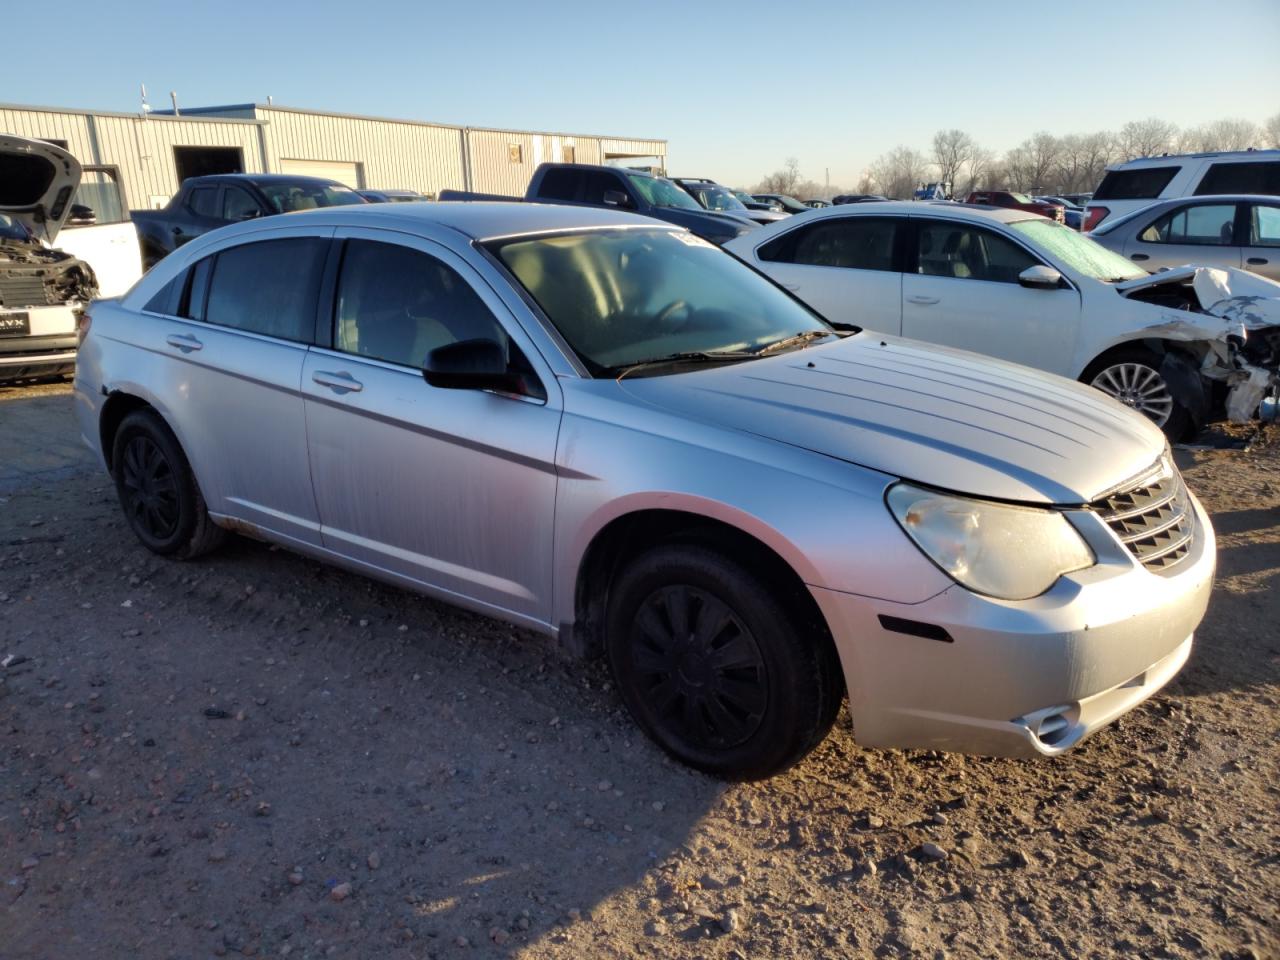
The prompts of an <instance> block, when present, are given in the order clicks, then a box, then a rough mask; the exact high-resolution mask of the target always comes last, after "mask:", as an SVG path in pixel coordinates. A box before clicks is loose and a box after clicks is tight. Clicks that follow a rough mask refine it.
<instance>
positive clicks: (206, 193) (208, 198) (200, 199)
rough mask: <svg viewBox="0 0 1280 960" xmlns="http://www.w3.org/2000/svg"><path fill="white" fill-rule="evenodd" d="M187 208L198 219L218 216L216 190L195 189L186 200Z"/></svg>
mask: <svg viewBox="0 0 1280 960" xmlns="http://www.w3.org/2000/svg"><path fill="white" fill-rule="evenodd" d="M187 208H188V209H189V210H190V211H191V212H192V213H194V214H195V215H196V216H198V217H216V216H217V215H218V188H217V187H196V188H195V189H194V190H192V191H191V196H190V198H188V200H187Z"/></svg>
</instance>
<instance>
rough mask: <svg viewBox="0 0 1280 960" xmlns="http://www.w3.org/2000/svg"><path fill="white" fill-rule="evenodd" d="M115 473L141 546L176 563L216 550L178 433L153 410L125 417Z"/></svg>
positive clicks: (216, 537)
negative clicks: (174, 433) (175, 433)
mask: <svg viewBox="0 0 1280 960" xmlns="http://www.w3.org/2000/svg"><path fill="white" fill-rule="evenodd" d="M111 450H112V454H111V475H112V478H113V479H114V480H115V483H116V495H117V496H118V497H119V498H120V506H121V509H123V510H124V515H125V519H126V520H127V521H128V523H129V526H130V527H131V528H132V529H133V532H134V534H135V535H136V536H137V538H138V539H139V540H140V541H142V545H143V546H144V547H146V548H147V549H148V550H150V551H151V552H152V553H157V554H159V555H160V556H162V557H169V558H171V559H174V560H191V559H194V558H195V557H198V556H201V555H203V554H206V553H208V552H209V551H211V550H214V549H216V548H217V547H218V546H219V545H220V544H221V543H222V542H223V540H225V539H226V531H225V530H223V529H222V528H221V527H218V526H215V525H214V522H213V520H212V519H211V518H210V517H209V511H208V509H207V508H206V507H205V502H204V497H203V496H201V494H200V488H199V486H198V485H197V484H196V479H195V475H194V474H193V473H192V472H191V465H190V464H189V463H187V458H186V455H185V454H183V452H182V447H181V446H180V445H179V444H178V440H177V438H176V437H175V436H174V435H173V431H172V430H170V429H169V427H168V425H167V424H166V423H165V422H164V421H163V420H162V419H161V418H160V416H159V415H158V414H157V413H156V412H155V411H153V410H135V411H134V412H132V413H130V414H129V415H128V416H126V417H125V418H124V419H123V420H122V421H121V422H120V426H119V428H118V429H117V430H116V435H115V437H114V438H113V439H112V443H111Z"/></svg>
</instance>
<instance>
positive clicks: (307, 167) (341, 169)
mask: <svg viewBox="0 0 1280 960" xmlns="http://www.w3.org/2000/svg"><path fill="white" fill-rule="evenodd" d="M280 172H281V173H299V174H302V175H303V176H307V177H324V178H325V179H326V180H337V181H338V182H339V183H343V184H346V185H347V186H348V187H350V188H351V189H352V190H358V189H360V164H358V163H344V162H342V161H341V160H284V159H282V160H281V161H280Z"/></svg>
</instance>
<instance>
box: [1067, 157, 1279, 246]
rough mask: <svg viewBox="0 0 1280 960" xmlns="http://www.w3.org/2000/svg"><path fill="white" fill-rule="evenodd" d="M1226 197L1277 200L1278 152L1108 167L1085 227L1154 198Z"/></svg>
mask: <svg viewBox="0 0 1280 960" xmlns="http://www.w3.org/2000/svg"><path fill="white" fill-rule="evenodd" d="M1225 193H1248V194H1255V195H1256V194H1264V195H1271V196H1280V150H1239V151H1236V152H1235V153H1186V154H1182V155H1180V156H1164V157H1142V158H1141V159H1138V160H1130V161H1128V162H1127V163H1120V164H1116V165H1115V166H1113V167H1108V168H1107V173H1106V176H1104V177H1103V178H1102V183H1100V184H1099V185H1098V189H1097V190H1096V191H1095V192H1094V194H1093V198H1092V199H1091V200H1090V201H1089V204H1088V206H1087V207H1086V208H1085V220H1084V229H1085V230H1086V231H1088V230H1092V229H1093V228H1094V227H1096V226H1098V224H1100V223H1102V222H1103V221H1104V220H1106V219H1108V218H1115V217H1122V216H1125V215H1127V214H1130V213H1133V212H1134V211H1135V210H1140V209H1142V208H1143V207H1145V206H1147V205H1149V204H1152V203H1154V202H1155V201H1157V200H1168V199H1170V198H1172V197H1199V196H1204V195H1205V194H1225Z"/></svg>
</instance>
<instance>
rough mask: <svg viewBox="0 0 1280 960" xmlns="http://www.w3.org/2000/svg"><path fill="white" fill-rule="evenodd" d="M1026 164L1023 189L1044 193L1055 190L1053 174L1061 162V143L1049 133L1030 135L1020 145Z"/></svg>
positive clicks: (1044, 131) (1043, 131) (1042, 131)
mask: <svg viewBox="0 0 1280 960" xmlns="http://www.w3.org/2000/svg"><path fill="white" fill-rule="evenodd" d="M1022 148H1023V150H1024V151H1025V156H1026V163H1027V180H1028V182H1027V185H1026V187H1025V188H1024V189H1026V190H1034V191H1037V192H1041V193H1043V192H1046V191H1049V190H1053V189H1055V187H1054V185H1053V183H1052V182H1051V181H1052V180H1053V172H1054V170H1055V169H1056V168H1057V166H1058V165H1059V163H1060V162H1061V157H1062V142H1061V141H1060V140H1059V139H1058V138H1057V137H1055V136H1054V135H1053V134H1051V133H1049V132H1048V131H1047V130H1041V131H1039V132H1038V133H1035V134H1032V136H1031V139H1030V140H1027V141H1026V142H1025V143H1023V145H1022Z"/></svg>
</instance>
